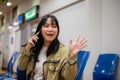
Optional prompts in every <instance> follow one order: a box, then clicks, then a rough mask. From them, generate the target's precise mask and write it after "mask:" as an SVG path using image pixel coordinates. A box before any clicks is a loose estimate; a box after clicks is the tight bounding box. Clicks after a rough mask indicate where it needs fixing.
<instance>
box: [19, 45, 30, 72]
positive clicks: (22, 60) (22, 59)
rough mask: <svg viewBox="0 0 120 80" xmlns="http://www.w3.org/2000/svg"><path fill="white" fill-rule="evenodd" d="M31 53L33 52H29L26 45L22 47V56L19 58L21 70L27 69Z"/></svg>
mask: <svg viewBox="0 0 120 80" xmlns="http://www.w3.org/2000/svg"><path fill="white" fill-rule="evenodd" d="M30 54H31V53H28V52H27V51H26V49H25V47H23V48H22V49H21V54H20V57H19V59H18V68H19V69H20V70H26V69H27V66H28V63H29V59H30Z"/></svg>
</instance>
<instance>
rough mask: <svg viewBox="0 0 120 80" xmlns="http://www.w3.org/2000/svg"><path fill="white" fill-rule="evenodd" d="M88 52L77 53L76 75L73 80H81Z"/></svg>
mask: <svg viewBox="0 0 120 80" xmlns="http://www.w3.org/2000/svg"><path fill="white" fill-rule="evenodd" d="M89 55H90V51H79V53H78V55H77V58H78V60H77V70H78V71H77V75H76V77H75V80H81V77H82V74H83V71H84V68H85V65H86V63H87V60H88V58H89Z"/></svg>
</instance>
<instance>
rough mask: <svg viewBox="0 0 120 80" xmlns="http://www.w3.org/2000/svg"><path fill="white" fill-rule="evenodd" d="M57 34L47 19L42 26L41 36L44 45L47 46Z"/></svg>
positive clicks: (53, 25)
mask: <svg viewBox="0 0 120 80" xmlns="http://www.w3.org/2000/svg"><path fill="white" fill-rule="evenodd" d="M57 34H58V27H57V26H56V24H55V23H52V21H51V18H48V19H47V21H46V23H45V24H44V25H43V26H42V35H43V38H44V45H46V46H49V45H50V43H51V42H52V41H53V40H54V39H55V38H56V36H57Z"/></svg>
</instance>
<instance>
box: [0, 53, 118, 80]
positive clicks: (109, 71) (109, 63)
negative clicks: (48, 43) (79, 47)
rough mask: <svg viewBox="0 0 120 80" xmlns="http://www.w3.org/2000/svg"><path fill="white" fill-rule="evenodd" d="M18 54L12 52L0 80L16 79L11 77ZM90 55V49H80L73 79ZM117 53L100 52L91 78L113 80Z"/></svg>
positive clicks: (79, 78) (78, 74) (81, 69)
mask: <svg viewBox="0 0 120 80" xmlns="http://www.w3.org/2000/svg"><path fill="white" fill-rule="evenodd" d="M18 55H19V52H14V53H13V55H12V57H11V59H10V61H9V62H8V71H7V73H5V74H0V80H16V79H15V78H11V77H12V74H13V65H14V63H15V61H16V59H17V57H18ZM89 56H90V51H80V52H79V53H78V56H77V57H78V61H77V69H78V72H77V75H76V77H75V80H81V77H82V74H83V71H84V68H85V66H86V63H87V60H88V58H89ZM118 59H119V55H118V54H116V53H104V54H100V55H99V57H98V59H97V62H96V64H95V67H94V71H93V80H114V73H115V69H116V65H117V63H118Z"/></svg>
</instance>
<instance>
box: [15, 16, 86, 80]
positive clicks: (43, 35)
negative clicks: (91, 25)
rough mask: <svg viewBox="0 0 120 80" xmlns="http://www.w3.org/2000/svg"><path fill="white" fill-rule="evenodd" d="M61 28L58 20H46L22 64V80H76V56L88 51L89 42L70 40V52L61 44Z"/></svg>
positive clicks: (32, 38) (19, 73)
mask: <svg viewBox="0 0 120 80" xmlns="http://www.w3.org/2000/svg"><path fill="white" fill-rule="evenodd" d="M58 35H59V24H58V21H57V19H56V17H55V16H53V15H46V16H44V17H43V18H42V19H41V20H40V22H39V24H38V27H37V30H36V32H35V35H33V36H32V37H31V38H30V39H29V41H28V43H27V44H26V45H25V46H24V47H23V49H22V51H21V56H20V58H19V62H18V73H17V77H18V79H19V80H74V78H75V75H76V72H77V66H76V60H77V58H76V55H77V53H78V51H80V50H81V49H83V48H84V47H86V42H87V40H86V38H82V39H81V38H80V37H78V38H77V39H76V42H75V43H72V40H70V43H69V49H68V48H66V47H65V46H64V45H63V44H62V43H60V41H59V40H58Z"/></svg>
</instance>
